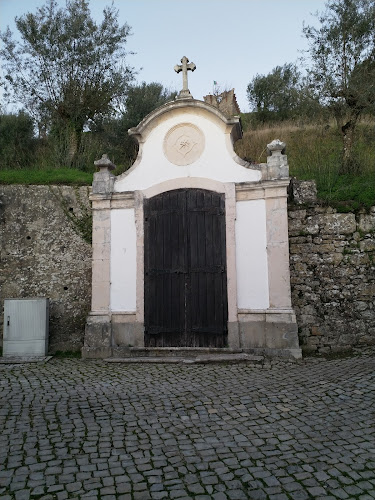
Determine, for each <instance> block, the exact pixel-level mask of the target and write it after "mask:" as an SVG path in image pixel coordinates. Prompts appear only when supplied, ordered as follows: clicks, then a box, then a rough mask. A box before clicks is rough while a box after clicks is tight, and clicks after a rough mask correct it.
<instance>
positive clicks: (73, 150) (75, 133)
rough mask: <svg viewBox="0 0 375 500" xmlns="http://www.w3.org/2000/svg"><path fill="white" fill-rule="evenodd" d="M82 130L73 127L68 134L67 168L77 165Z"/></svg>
mask: <svg viewBox="0 0 375 500" xmlns="http://www.w3.org/2000/svg"><path fill="white" fill-rule="evenodd" d="M81 139H82V128H80V127H77V126H73V127H72V129H71V130H70V133H69V149H68V162H69V166H71V167H75V166H76V165H77V160H78V153H79V148H80V146H81Z"/></svg>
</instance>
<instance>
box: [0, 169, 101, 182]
mask: <svg viewBox="0 0 375 500" xmlns="http://www.w3.org/2000/svg"><path fill="white" fill-rule="evenodd" d="M92 178H93V174H92V173H89V172H83V171H82V170H76V169H73V168H59V169H45V170H44V169H17V170H0V184H39V185H46V184H64V185H75V186H82V185H89V184H91V183H92Z"/></svg>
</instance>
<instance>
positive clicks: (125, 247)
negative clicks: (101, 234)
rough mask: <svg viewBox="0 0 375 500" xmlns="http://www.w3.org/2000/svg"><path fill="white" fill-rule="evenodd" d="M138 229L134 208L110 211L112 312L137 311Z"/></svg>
mask: <svg viewBox="0 0 375 500" xmlns="http://www.w3.org/2000/svg"><path fill="white" fill-rule="evenodd" d="M136 243H137V241H136V227H135V215H134V209H133V208H127V209H126V208H125V209H112V210H111V303H110V304H111V305H110V309H111V311H112V312H118V311H121V312H135V310H136V279H137V255H136Z"/></svg>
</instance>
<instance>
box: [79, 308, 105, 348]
mask: <svg viewBox="0 0 375 500" xmlns="http://www.w3.org/2000/svg"><path fill="white" fill-rule="evenodd" d="M81 353H82V357H83V358H106V357H108V356H111V355H112V326H111V318H110V316H109V315H96V314H93V313H91V314H89V316H88V317H87V320H86V327H85V341H84V345H83V347H82V349H81Z"/></svg>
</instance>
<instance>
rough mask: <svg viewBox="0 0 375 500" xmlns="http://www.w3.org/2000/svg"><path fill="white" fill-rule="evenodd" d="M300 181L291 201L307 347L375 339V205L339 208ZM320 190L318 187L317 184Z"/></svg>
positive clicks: (295, 287) (295, 290) (340, 346)
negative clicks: (327, 203)
mask: <svg viewBox="0 0 375 500" xmlns="http://www.w3.org/2000/svg"><path fill="white" fill-rule="evenodd" d="M314 188H315V186H314V185H313V184H312V183H301V182H298V183H295V185H294V186H292V195H293V194H294V195H295V196H294V202H292V203H290V205H289V245H290V266H291V285H292V302H293V307H294V308H295V311H296V315H297V323H298V327H299V336H300V343H301V346H302V348H303V350H304V351H305V352H307V351H315V352H318V353H322V354H325V353H328V352H336V351H342V350H346V349H350V348H351V347H353V346H360V345H372V344H375V207H372V209H371V211H370V212H369V213H359V214H353V213H346V214H344V213H337V212H336V211H335V210H334V209H332V208H331V207H324V206H321V205H319V204H317V203H316V202H313V199H314V194H313V192H312V191H311V190H314ZM315 192H316V189H315Z"/></svg>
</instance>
